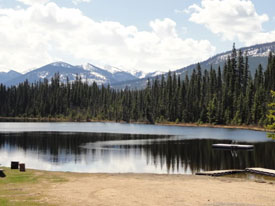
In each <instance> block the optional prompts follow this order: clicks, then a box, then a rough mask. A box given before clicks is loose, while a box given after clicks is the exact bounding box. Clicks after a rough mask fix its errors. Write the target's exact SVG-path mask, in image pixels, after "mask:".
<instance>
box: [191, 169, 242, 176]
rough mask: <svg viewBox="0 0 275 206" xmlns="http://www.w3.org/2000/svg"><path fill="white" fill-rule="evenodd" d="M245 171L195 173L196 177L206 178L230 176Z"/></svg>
mask: <svg viewBox="0 0 275 206" xmlns="http://www.w3.org/2000/svg"><path fill="white" fill-rule="evenodd" d="M243 172H245V170H214V171H206V172H197V173H196V175H206V176H223V175H231V174H237V173H243Z"/></svg>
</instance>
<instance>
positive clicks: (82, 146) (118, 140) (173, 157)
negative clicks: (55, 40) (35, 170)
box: [0, 132, 275, 173]
mask: <svg viewBox="0 0 275 206" xmlns="http://www.w3.org/2000/svg"><path fill="white" fill-rule="evenodd" d="M215 143H231V140H213V139H184V138H183V137H179V136H178V137H175V136H167V135H166V136H165V135H163V136H161V135H129V134H105V133H55V132H24V133H7V134H5V133H0V151H1V150H7V151H12V150H18V149H23V150H24V151H31V153H32V154H37V155H38V157H37V158H41V159H43V160H44V161H48V162H51V163H52V164H59V165H62V164H64V163H67V162H74V163H77V162H80V161H83V159H84V160H86V161H87V164H92V162H93V160H95V159H99V158H101V159H103V160H104V159H106V158H107V157H110V156H112V155H116V156H119V157H121V158H125V157H126V158H127V157H128V156H129V155H136V157H139V158H140V157H141V156H144V161H146V164H147V165H154V166H155V167H160V168H162V170H165V171H166V172H167V173H177V171H179V170H180V169H181V170H182V169H183V170H184V171H187V170H190V171H191V173H195V172H197V171H202V170H204V171H209V170H219V169H243V168H247V167H264V168H269V169H275V161H274V159H275V141H272V140H271V141H270V142H255V143H253V145H254V150H252V151H245V150H234V151H232V150H214V149H213V148H212V144H215ZM238 143H240V144H242V142H238ZM243 144H245V143H243ZM26 154H27V153H26ZM88 160H89V161H90V162H89V161H88Z"/></svg>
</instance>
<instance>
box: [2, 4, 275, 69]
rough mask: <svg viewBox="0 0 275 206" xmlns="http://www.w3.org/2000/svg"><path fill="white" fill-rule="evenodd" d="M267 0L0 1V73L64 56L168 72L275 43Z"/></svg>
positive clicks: (76, 61) (273, 15) (76, 62)
mask: <svg viewBox="0 0 275 206" xmlns="http://www.w3.org/2000/svg"><path fill="white" fill-rule="evenodd" d="M273 8H274V1H272V0H150V1H149V0H138V1H136V0H111V1H110V0H0V71H9V70H11V69H13V70H16V71H18V72H24V71H28V70H30V69H34V68H39V67H41V66H43V65H46V64H49V63H52V62H56V61H64V62H67V63H70V64H72V65H81V64H85V63H91V64H94V65H97V66H100V67H107V65H111V66H114V67H118V68H121V69H124V70H141V71H144V72H152V71H163V72H165V71H169V70H171V71H173V70H176V69H179V68H182V67H184V66H187V65H189V64H192V63H196V62H200V61H203V60H206V59H207V58H209V57H211V56H213V55H215V54H217V53H220V52H224V51H228V50H231V48H232V45H233V42H235V43H236V46H237V47H238V48H240V47H244V46H250V45H254V44H259V43H265V42H272V41H275V13H274V10H273Z"/></svg>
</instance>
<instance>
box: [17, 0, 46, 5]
mask: <svg viewBox="0 0 275 206" xmlns="http://www.w3.org/2000/svg"><path fill="white" fill-rule="evenodd" d="M17 1H18V2H21V3H23V4H26V5H34V4H45V3H47V2H48V1H49V0H17Z"/></svg>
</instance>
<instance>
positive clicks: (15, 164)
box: [11, 161, 19, 170]
mask: <svg viewBox="0 0 275 206" xmlns="http://www.w3.org/2000/svg"><path fill="white" fill-rule="evenodd" d="M18 166H19V162H15V161H12V162H11V169H12V170H18Z"/></svg>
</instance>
